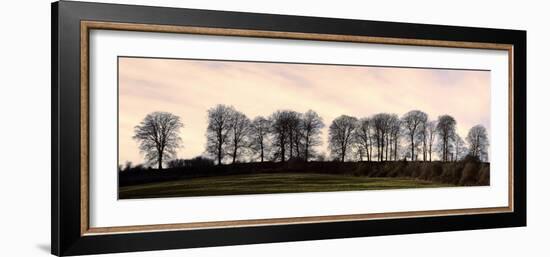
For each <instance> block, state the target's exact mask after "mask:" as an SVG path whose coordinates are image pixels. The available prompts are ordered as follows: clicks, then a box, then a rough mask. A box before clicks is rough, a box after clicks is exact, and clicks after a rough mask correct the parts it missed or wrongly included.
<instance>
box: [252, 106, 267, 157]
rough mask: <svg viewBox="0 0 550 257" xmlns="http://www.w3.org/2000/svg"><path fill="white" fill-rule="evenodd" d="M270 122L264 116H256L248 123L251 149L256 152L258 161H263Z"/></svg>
mask: <svg viewBox="0 0 550 257" xmlns="http://www.w3.org/2000/svg"><path fill="white" fill-rule="evenodd" d="M270 128H271V123H270V122H269V120H268V119H266V118H264V117H261V116H260V117H256V118H254V120H253V121H252V123H251V124H250V140H251V141H250V143H251V147H250V148H251V149H252V150H253V151H254V152H256V153H258V154H259V156H260V162H264V159H265V153H266V152H267V151H266V150H267V144H268V141H269V140H268V137H269V129H270Z"/></svg>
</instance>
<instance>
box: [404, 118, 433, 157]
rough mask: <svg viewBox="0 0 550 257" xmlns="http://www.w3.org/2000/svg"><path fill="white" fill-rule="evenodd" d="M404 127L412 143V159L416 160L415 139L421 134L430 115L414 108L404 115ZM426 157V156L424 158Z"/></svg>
mask: <svg viewBox="0 0 550 257" xmlns="http://www.w3.org/2000/svg"><path fill="white" fill-rule="evenodd" d="M402 120H403V126H404V127H403V128H404V129H405V133H407V136H408V137H407V138H408V140H409V142H410V144H411V160H412V161H414V160H415V156H416V155H415V153H414V150H415V141H416V140H417V138H418V135H420V132H421V131H422V128H423V126H424V124H425V123H426V122H427V121H428V115H427V114H426V113H425V112H422V111H419V110H413V111H410V112H407V113H405V115H403V118H402ZM424 159H425V158H424Z"/></svg>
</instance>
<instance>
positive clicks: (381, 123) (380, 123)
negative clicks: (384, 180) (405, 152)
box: [372, 113, 391, 161]
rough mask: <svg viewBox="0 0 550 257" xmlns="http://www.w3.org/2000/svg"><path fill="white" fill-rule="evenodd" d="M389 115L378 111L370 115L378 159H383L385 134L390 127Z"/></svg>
mask: <svg viewBox="0 0 550 257" xmlns="http://www.w3.org/2000/svg"><path fill="white" fill-rule="evenodd" d="M390 119H391V115H389V114H387V113H379V114H376V115H374V116H373V117H372V122H373V125H374V138H375V139H376V149H377V153H378V161H383V160H384V149H385V148H386V146H387V145H386V136H387V134H388V133H389V129H390Z"/></svg>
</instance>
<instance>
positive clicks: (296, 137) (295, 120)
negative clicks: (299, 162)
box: [286, 111, 302, 159]
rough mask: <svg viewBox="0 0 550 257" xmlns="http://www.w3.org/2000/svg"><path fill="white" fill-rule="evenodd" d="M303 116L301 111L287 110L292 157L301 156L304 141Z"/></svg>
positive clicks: (290, 156)
mask: <svg viewBox="0 0 550 257" xmlns="http://www.w3.org/2000/svg"><path fill="white" fill-rule="evenodd" d="M301 116H302V115H301V114H300V113H298V112H295V111H288V112H287V117H286V126H287V131H288V142H289V147H288V148H289V154H290V155H289V158H290V159H292V158H294V157H300V146H301V143H302V130H301V125H302V124H301V123H300V120H301V118H302V117H301Z"/></svg>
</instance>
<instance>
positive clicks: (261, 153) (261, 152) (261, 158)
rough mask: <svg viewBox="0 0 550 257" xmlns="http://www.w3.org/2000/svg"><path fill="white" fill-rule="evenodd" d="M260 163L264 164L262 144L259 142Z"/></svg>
mask: <svg viewBox="0 0 550 257" xmlns="http://www.w3.org/2000/svg"><path fill="white" fill-rule="evenodd" d="M260 162H264V143H263V141H262V142H260Z"/></svg>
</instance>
